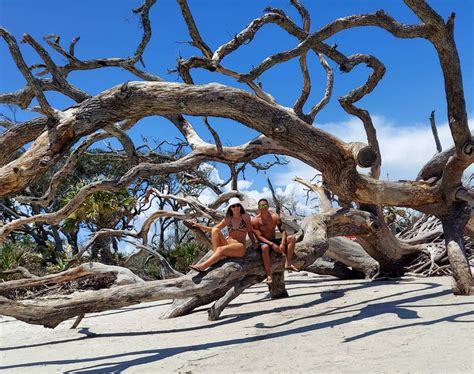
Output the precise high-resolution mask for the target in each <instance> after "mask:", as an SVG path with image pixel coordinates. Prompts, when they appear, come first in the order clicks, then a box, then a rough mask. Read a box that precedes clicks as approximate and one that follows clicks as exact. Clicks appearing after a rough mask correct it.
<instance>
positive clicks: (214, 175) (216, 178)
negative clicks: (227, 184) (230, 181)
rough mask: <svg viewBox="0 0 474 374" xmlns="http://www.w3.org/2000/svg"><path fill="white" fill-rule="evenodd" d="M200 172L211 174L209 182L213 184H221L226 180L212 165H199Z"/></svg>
mask: <svg viewBox="0 0 474 374" xmlns="http://www.w3.org/2000/svg"><path fill="white" fill-rule="evenodd" d="M199 170H201V171H204V172H208V173H209V180H210V181H211V182H212V183H217V184H221V183H222V182H224V180H223V179H222V178H221V177H220V175H219V171H218V170H217V169H216V168H215V167H214V166H213V165H211V164H208V163H203V164H201V165H199Z"/></svg>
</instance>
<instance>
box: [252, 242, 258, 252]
mask: <svg viewBox="0 0 474 374" xmlns="http://www.w3.org/2000/svg"><path fill="white" fill-rule="evenodd" d="M252 249H254V250H257V249H258V243H257V242H255V243H252Z"/></svg>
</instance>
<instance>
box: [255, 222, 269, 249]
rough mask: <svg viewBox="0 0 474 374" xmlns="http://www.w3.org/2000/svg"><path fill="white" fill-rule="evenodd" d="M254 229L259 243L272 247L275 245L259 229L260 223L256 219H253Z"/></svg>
mask: <svg viewBox="0 0 474 374" xmlns="http://www.w3.org/2000/svg"><path fill="white" fill-rule="evenodd" d="M252 228H253V232H254V234H255V237H256V238H257V239H258V241H259V242H262V243H265V244H268V245H270V246H271V245H272V244H273V243H272V242H271V241H270V240H268V239H267V238H265V237H264V236H263V234H262V232H261V231H260V230H259V229H258V222H257V221H256V220H255V219H252Z"/></svg>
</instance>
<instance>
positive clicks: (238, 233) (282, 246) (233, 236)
mask: <svg viewBox="0 0 474 374" xmlns="http://www.w3.org/2000/svg"><path fill="white" fill-rule="evenodd" d="M268 208H269V204H268V200H267V199H260V200H259V201H258V215H257V216H256V217H253V218H252V219H251V218H250V216H249V215H248V214H247V213H246V212H245V209H244V207H243V206H242V203H241V201H240V200H239V199H238V198H236V197H233V198H232V199H230V200H229V203H228V206H227V210H226V216H225V218H224V219H223V220H222V221H220V222H219V223H218V224H217V225H215V226H213V227H208V226H204V225H201V224H199V223H195V224H194V226H195V227H198V228H200V229H202V230H204V231H207V232H210V233H211V238H212V250H213V252H214V253H213V254H212V255H211V257H209V258H208V259H207V260H206V261H204V262H202V263H200V264H195V265H191V266H190V268H191V269H193V270H196V271H199V272H202V271H204V270H205V269H207V268H208V267H209V266H211V265H214V264H215V263H216V262H218V261H219V260H221V259H222V258H224V257H243V256H244V255H245V252H246V245H245V240H246V237H247V234H248V236H249V238H250V240H251V241H252V247H253V248H254V249H255V250H261V252H262V259H263V266H264V268H265V272H266V274H267V279H266V282H267V283H268V284H270V283H272V271H271V267H270V251H271V250H272V251H274V252H275V253H286V260H285V269H286V270H293V271H299V270H298V269H297V268H296V267H295V266H294V265H293V264H292V258H293V251H294V249H295V237H294V235H287V233H286V231H285V230H284V228H283V225H282V222H281V218H280V216H279V215H278V214H276V213H274V212H271V211H270V210H269V209H268ZM226 226H227V229H228V236H227V237H224V235H223V234H222V232H221V230H222V229H224V228H225V227H226ZM275 227H278V229H279V230H280V232H281V239H276V238H275ZM256 239H257V240H258V241H259V243H257V241H256Z"/></svg>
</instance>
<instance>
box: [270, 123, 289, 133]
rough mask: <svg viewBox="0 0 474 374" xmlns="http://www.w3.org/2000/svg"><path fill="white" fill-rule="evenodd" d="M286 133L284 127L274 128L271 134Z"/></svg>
mask: <svg viewBox="0 0 474 374" xmlns="http://www.w3.org/2000/svg"><path fill="white" fill-rule="evenodd" d="M285 132H286V127H285V126H282V125H281V126H275V127H274V128H273V133H275V134H282V133H285Z"/></svg>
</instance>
